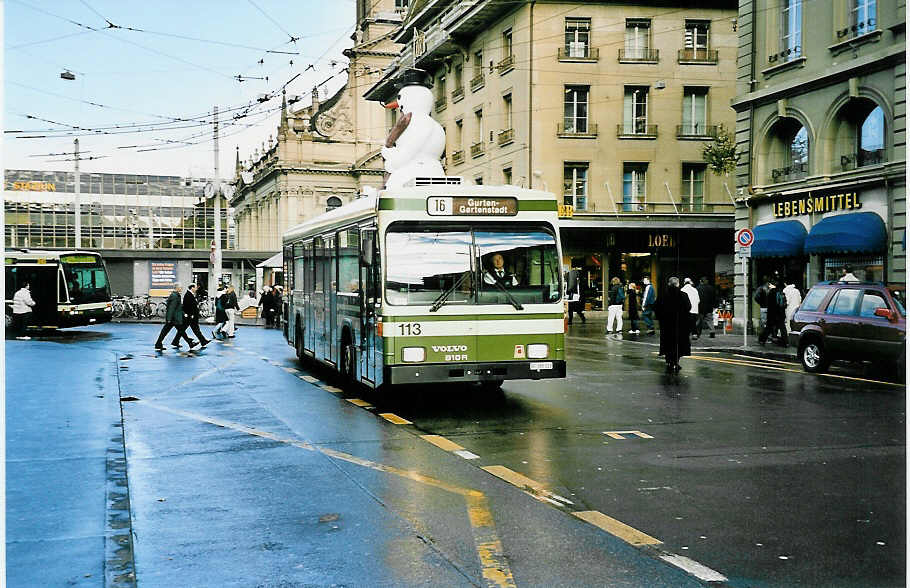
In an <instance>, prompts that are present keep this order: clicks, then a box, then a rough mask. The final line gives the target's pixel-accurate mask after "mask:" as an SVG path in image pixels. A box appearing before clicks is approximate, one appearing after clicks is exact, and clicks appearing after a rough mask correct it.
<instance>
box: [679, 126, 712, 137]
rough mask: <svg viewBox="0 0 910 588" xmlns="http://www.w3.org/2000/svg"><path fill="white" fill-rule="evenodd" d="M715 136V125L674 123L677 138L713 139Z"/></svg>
mask: <svg viewBox="0 0 910 588" xmlns="http://www.w3.org/2000/svg"><path fill="white" fill-rule="evenodd" d="M715 137H717V125H702V124H694V125H676V138H677V139H713V138H715Z"/></svg>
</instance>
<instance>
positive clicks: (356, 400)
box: [346, 398, 373, 408]
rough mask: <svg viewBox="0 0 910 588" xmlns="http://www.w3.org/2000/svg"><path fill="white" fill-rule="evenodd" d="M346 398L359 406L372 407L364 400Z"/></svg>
mask: <svg viewBox="0 0 910 588" xmlns="http://www.w3.org/2000/svg"><path fill="white" fill-rule="evenodd" d="M346 400H347V401H348V402H350V403H351V404H356V405H357V406H359V407H360V408H373V405H372V404H370V403H369V402H367V401H366V400H361V399H359V398H346Z"/></svg>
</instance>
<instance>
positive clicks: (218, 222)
mask: <svg viewBox="0 0 910 588" xmlns="http://www.w3.org/2000/svg"><path fill="white" fill-rule="evenodd" d="M214 123H215V268H214V269H215V279H216V280H219V281H220V280H221V175H220V173H219V171H218V107H217V106H215V117H214ZM215 283H216V284H217V282H215ZM214 294H215V290H214V289H211V288H210V289H209V296H214Z"/></svg>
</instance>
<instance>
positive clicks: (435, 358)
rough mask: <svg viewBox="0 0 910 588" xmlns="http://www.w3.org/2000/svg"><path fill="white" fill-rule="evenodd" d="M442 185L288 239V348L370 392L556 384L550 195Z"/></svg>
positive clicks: (557, 303) (560, 318) (560, 324)
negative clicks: (418, 386) (512, 383)
mask: <svg viewBox="0 0 910 588" xmlns="http://www.w3.org/2000/svg"><path fill="white" fill-rule="evenodd" d="M432 180H436V181H441V180H442V179H441V178H432ZM445 180H446V181H448V182H451V183H450V184H442V185H439V184H436V185H423V186H420V185H418V186H415V187H405V188H397V189H395V190H394V191H390V190H384V191H381V192H379V193H378V194H375V195H371V196H366V197H363V198H360V199H357V200H355V201H353V202H351V203H349V204H347V205H345V206H342V207H340V208H336V209H334V210H332V211H330V212H327V213H325V214H323V215H321V216H319V217H316V218H314V219H312V220H310V221H307V222H304V223H303V224H301V225H298V226H296V227H293V228H291V229H290V230H288V231H287V232H286V233H285V234H284V240H283V242H284V267H285V276H286V286H287V288H286V290H287V291H288V292H287V294H288V308H287V330H286V335H287V340H288V343H289V344H290V345H291V346H293V347H294V348H295V349H296V352H297V356H298V357H299V358H300V359H301V360H304V359H306V358H309V359H312V360H315V361H318V362H321V363H323V364H326V365H328V366H331V367H332V368H334V369H336V370H338V371H339V372H341V374H342V375H343V376H344V378H345V380H346V381H351V382H359V383H362V384H364V385H366V386H368V387H371V388H378V387H380V386H381V385H383V384H387V385H397V384H417V383H441V382H479V383H481V385H482V386H484V387H485V388H489V389H493V390H495V389H498V388H499V387H500V386H501V385H502V383H503V381H504V380H511V379H541V378H561V377H565V374H566V364H565V345H564V342H565V328H566V327H565V307H564V304H563V289H562V288H563V285H562V271H561V259H562V255H561V250H560V241H559V230H558V228H557V224H556V223H557V201H556V199H555V197H554V196H553V194H550V193H548V192H541V191H536V190H527V189H522V188H517V187H514V186H462V185H460V180H459V179H458V178H446V179H445ZM497 269H499V270H502V271H501V272H500V271H497Z"/></svg>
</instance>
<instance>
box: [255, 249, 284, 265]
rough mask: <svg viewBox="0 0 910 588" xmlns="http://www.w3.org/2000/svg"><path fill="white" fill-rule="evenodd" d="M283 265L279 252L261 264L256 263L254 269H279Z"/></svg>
mask: <svg viewBox="0 0 910 588" xmlns="http://www.w3.org/2000/svg"><path fill="white" fill-rule="evenodd" d="M282 265H283V258H282V252H281V251H279V252H278V253H276V254H275V255H273V256H271V257H270V258H268V259H266V260H265V261H263V262H262V263H257V264H256V267H281V266H282Z"/></svg>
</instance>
